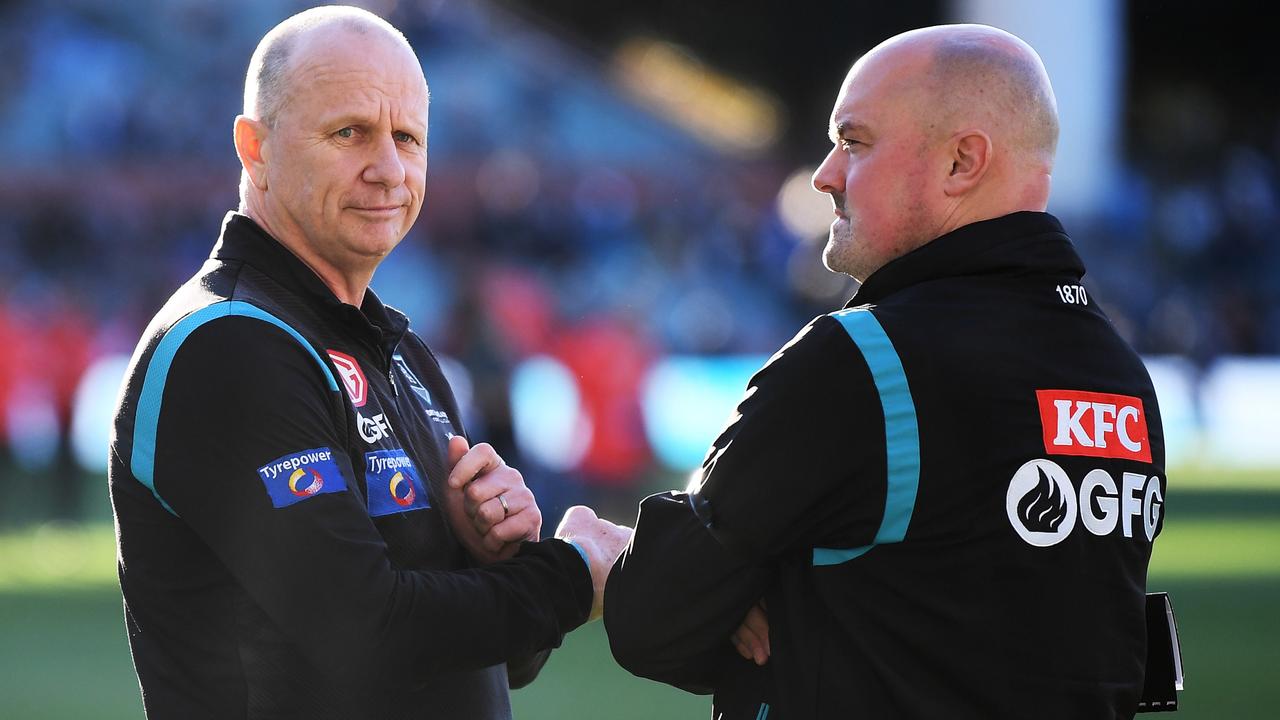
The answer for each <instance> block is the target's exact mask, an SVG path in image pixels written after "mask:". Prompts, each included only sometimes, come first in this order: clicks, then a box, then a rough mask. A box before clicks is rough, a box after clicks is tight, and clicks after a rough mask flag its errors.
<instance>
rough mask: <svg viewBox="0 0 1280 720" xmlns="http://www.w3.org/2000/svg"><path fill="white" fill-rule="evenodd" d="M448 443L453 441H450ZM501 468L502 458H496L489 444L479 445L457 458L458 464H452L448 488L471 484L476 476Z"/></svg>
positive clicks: (496, 454) (495, 452)
mask: <svg viewBox="0 0 1280 720" xmlns="http://www.w3.org/2000/svg"><path fill="white" fill-rule="evenodd" d="M449 442H450V443H452V442H453V441H452V440H450V441H449ZM499 467H502V458H501V457H499V456H498V453H497V451H495V450H494V449H493V446H492V445H490V444H489V443H480V444H479V445H476V446H475V447H473V448H471V449H470V450H468V451H467V452H466V454H464V455H463V456H462V457H460V458H458V462H456V463H454V465H453V469H452V470H450V471H449V480H448V483H449V487H451V488H460V487H463V486H464V485H466V484H467V483H469V482H471V481H472V480H474V479H475V478H476V476H477V475H483V474H484V473H487V472H492V471H493V470H495V469H497V468H499Z"/></svg>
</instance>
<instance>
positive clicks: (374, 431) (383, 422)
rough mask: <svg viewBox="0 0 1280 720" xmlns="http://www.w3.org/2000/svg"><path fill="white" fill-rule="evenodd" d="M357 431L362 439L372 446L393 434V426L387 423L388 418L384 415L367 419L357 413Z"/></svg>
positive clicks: (379, 414) (380, 414)
mask: <svg viewBox="0 0 1280 720" xmlns="http://www.w3.org/2000/svg"><path fill="white" fill-rule="evenodd" d="M356 430H357V431H359V433H360V437H362V438H364V441H365V442H367V443H369V444H370V445H372V444H373V443H376V442H378V441H379V440H381V439H382V438H384V437H386V436H388V435H390V434H391V424H390V423H388V422H387V418H386V416H384V415H383V414H382V413H378V414H377V415H374V416H373V417H371V418H367V417H365V416H364V415H362V414H361V413H359V412H356Z"/></svg>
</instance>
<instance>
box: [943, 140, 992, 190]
mask: <svg viewBox="0 0 1280 720" xmlns="http://www.w3.org/2000/svg"><path fill="white" fill-rule="evenodd" d="M994 151H995V148H994V147H992V145H991V137H990V136H988V135H987V134H986V133H985V132H983V131H981V130H964V131H962V132H959V133H957V134H956V135H955V136H953V137H952V139H951V147H950V156H949V158H948V159H949V160H950V161H951V167H950V170H949V172H948V173H947V177H946V178H945V179H944V180H943V186H942V187H943V191H944V192H946V194H947V195H949V196H951V197H957V196H960V195H964V194H965V193H968V192H969V191H970V190H972V189H973V188H975V187H977V185H978V183H979V182H981V181H982V177H983V176H984V175H986V174H987V169H988V168H989V167H991V159H992V158H991V156H992V154H993V153H994Z"/></svg>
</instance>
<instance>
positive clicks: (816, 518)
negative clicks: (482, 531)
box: [605, 213, 1166, 720]
mask: <svg viewBox="0 0 1280 720" xmlns="http://www.w3.org/2000/svg"><path fill="white" fill-rule="evenodd" d="M1083 272H1084V268H1083V265H1082V263H1081V262H1080V259H1079V257H1078V256H1077V255H1076V253H1075V251H1074V249H1073V248H1072V246H1071V242H1070V240H1069V239H1068V238H1067V236H1066V235H1065V234H1064V233H1063V231H1062V227H1061V225H1060V224H1059V223H1058V221H1057V220H1056V219H1054V218H1053V217H1052V216H1049V215H1047V214H1043V213H1016V214H1014V215H1010V216H1006V217H1003V218H998V219H995V220H990V221H986V222H981V223H975V224H973V225H969V226H966V227H964V228H961V229H959V230H957V231H955V232H954V233H951V234H949V235H946V236H943V237H941V238H938V239H936V240H934V241H933V242H931V243H929V244H927V245H925V246H923V247H921V248H919V249H918V250H915V251H913V252H912V253H909V254H907V255H905V256H903V257H901V258H898V259H897V260H895V261H893V262H891V263H889V264H887V265H886V266H885V267H883V268H882V269H881V270H879V271H877V272H876V273H875V274H873V275H872V276H871V277H870V278H868V281H867V282H866V283H865V284H864V285H863V286H862V287H861V289H860V290H859V292H858V294H857V296H856V297H855V298H854V299H853V300H852V301H851V302H850V303H849V306H848V308H849V310H848V311H847V312H849V313H870V316H871V318H872V319H874V323H875V324H876V325H878V326H879V327H880V328H882V329H883V333H884V335H885V336H887V338H888V340H889V341H890V342H891V345H892V353H891V355H892V356H894V357H896V358H898V360H899V361H900V363H901V367H902V373H903V374H905V377H906V380H907V385H908V387H909V395H910V399H911V404H912V407H913V408H914V412H915V422H916V430H917V433H918V445H919V454H918V462H919V472H918V488H917V492H916V494H915V497H914V504H913V505H912V506H911V513H910V522H909V524H908V525H907V527H906V532H905V536H904V537H902V538H901V541H894V540H892V539H890V540H887V541H884V542H880V541H878V540H877V537H878V532H879V531H880V529H881V522H882V518H883V517H884V514H885V510H886V498H887V497H888V495H889V478H888V468H889V463H888V457H889V449H888V444H887V438H886V424H885V423H886V419H885V409H884V406H883V405H882V398H881V394H880V389H879V386H878V385H877V380H876V379H875V375H874V374H873V372H872V368H871V366H870V363H871V362H873V358H871V356H870V354H869V353H876V352H881V351H877V350H872V351H868V350H867V348H866V347H864V346H863V345H858V344H855V342H854V341H853V339H852V338H851V336H850V333H849V332H848V331H846V330H845V326H844V325H842V324H841V322H840V320H838V319H837V318H835V317H833V316H822V317H819V318H817V319H815V320H814V321H813V322H812V323H810V324H809V325H808V326H807V327H806V328H805V329H804V330H802V331H801V333H800V334H799V335H798V336H797V337H796V338H795V339H793V340H792V341H791V342H790V343H788V345H787V346H785V347H784V348H783V349H782V350H781V351H780V352H779V354H777V355H775V356H774V358H772V359H771V360H770V361H769V363H768V364H766V366H765V367H764V368H763V369H761V370H760V371H759V372H758V373H757V374H756V375H755V376H754V377H753V378H752V379H751V381H750V383H749V387H748V391H747V393H746V396H745V397H744V399H743V400H742V402H741V403H740V404H739V406H738V408H737V412H736V414H735V417H734V418H733V419H731V422H730V423H729V425H728V426H727V428H726V429H725V430H724V432H723V434H722V435H721V436H720V437H719V438H718V439H717V440H716V442H715V444H714V446H713V447H712V449H711V451H710V452H709V453H708V456H707V459H706V461H705V462H704V465H703V468H702V472H701V477H699V478H696V479H695V482H694V483H693V484H692V485H691V494H685V493H673V494H670V495H665V496H655V497H652V498H649V499H647V500H646V501H645V502H644V503H642V505H641V508H640V514H639V517H638V520H637V527H636V535H635V537H634V538H633V542H632V545H631V548H630V549H629V550H628V551H627V552H626V553H624V554H623V556H622V557H621V558H619V560H618V562H617V563H616V564H615V566H614V569H613V574H612V575H611V576H610V579H609V583H608V587H607V591H606V602H605V626H606V629H607V630H608V632H609V636H610V643H611V647H612V649H613V652H614V655H615V657H616V658H617V659H618V661H619V662H620V663H621V664H622V665H623V666H624V667H625V668H627V669H628V670H630V671H632V672H633V673H636V674H638V675H642V676H645V677H651V678H654V679H657V680H660V681H662V682H667V683H671V684H673V685H676V686H678V687H685V688H686V689H691V690H695V691H699V692H708V691H712V692H714V693H715V700H714V713H713V716H714V717H717V718H724V719H725V720H729V719H731V718H737V717H743V718H749V719H755V718H758V717H761V716H762V715H761V713H762V712H767V717H768V718H769V720H779V719H780V718H816V717H842V718H843V717H849V718H852V717H868V718H937V717H948V718H1018V717H1036V718H1063V719H1066V718H1085V717H1087V718H1127V717H1131V716H1132V715H1133V714H1134V712H1135V710H1136V705H1137V702H1138V696H1139V693H1140V691H1141V690H1142V685H1143V662H1144V659H1145V652H1146V632H1145V623H1144V614H1143V608H1144V591H1145V585H1146V569H1147V563H1148V560H1149V558H1150V553H1151V544H1152V543H1151V541H1150V540H1149V539H1148V536H1147V532H1148V526H1150V532H1151V534H1152V535H1153V536H1154V535H1158V533H1159V531H1160V528H1161V527H1162V525H1163V498H1164V497H1165V491H1166V484H1165V476H1164V444H1163V436H1162V432H1161V427H1160V416H1159V410H1158V407H1157V403H1156V398H1155V394H1154V390H1153V389H1152V386H1151V381H1150V378H1149V377H1148V375H1147V372H1146V370H1145V368H1144V366H1143V364H1142V362H1141V360H1140V359H1139V358H1138V356H1137V355H1136V354H1135V353H1133V351H1132V350H1131V349H1130V348H1129V347H1128V345H1127V344H1126V343H1125V342H1124V341H1123V340H1122V339H1121V338H1120V336H1119V335H1118V334H1117V333H1116V331H1115V329H1114V328H1113V327H1112V326H1111V324H1110V322H1109V321H1108V320H1107V318H1106V317H1105V315H1104V314H1103V313H1102V311H1101V310H1100V309H1099V308H1098V305H1097V302H1096V300H1095V299H1093V298H1087V301H1086V295H1082V294H1079V293H1078V291H1077V290H1076V289H1075V286H1077V285H1079V283H1080V279H1081V277H1082V275H1083ZM846 319H848V318H846ZM863 319H864V320H866V319H867V318H863ZM864 342H865V338H864ZM874 362H876V363H880V364H881V365H883V364H884V359H883V354H881V355H879V356H877V358H875V359H874ZM881 371H883V367H881ZM1037 391H1048V392H1050V393H1051V397H1057V394H1060V393H1062V392H1075V393H1103V394H1108V396H1124V397H1125V398H1130V399H1132V400H1133V401H1134V402H1135V403H1136V402H1138V401H1140V402H1141V404H1142V406H1143V407H1144V408H1145V419H1146V425H1147V437H1145V438H1143V442H1142V443H1138V444H1139V445H1141V446H1142V448H1143V450H1144V451H1146V452H1148V453H1149V454H1150V460H1149V461H1148V460H1142V459H1134V458H1122V457H1112V456H1108V457H1103V456H1094V457H1088V456H1083V455H1081V454H1079V452H1081V448H1080V447H1077V446H1074V445H1070V446H1069V449H1070V452H1067V450H1064V449H1063V448H1062V447H1059V446H1058V445H1056V444H1052V443H1050V441H1049V440H1047V439H1046V437H1045V436H1044V434H1043V433H1046V432H1050V431H1057V430H1058V428H1057V427H1056V426H1054V427H1053V428H1050V429H1049V430H1046V429H1045V422H1046V421H1045V420H1042V416H1041V405H1040V395H1038V393H1037ZM1091 397H1092V396H1091ZM1096 397H1099V398H1101V396H1096ZM1064 402H1065V401H1064ZM1098 402H1099V403H1101V404H1103V405H1105V404H1106V403H1104V402H1103V401H1102V400H1101V399H1099V400H1098ZM1050 407H1053V406H1050ZM1074 407H1075V406H1074V405H1068V408H1074ZM1118 407H1119V406H1117V407H1116V408H1112V411H1111V412H1112V413H1113V415H1112V416H1111V422H1112V425H1114V421H1115V414H1114V413H1115V412H1117V409H1118ZM1081 412H1083V411H1081ZM1090 412H1096V413H1102V414H1101V415H1099V416H1098V417H1100V418H1101V420H1099V421H1098V422H1099V423H1100V424H1099V425H1097V426H1096V427H1099V428H1102V429H1101V430H1099V431H1098V432H1099V433H1102V432H1104V431H1105V430H1106V422H1107V420H1106V418H1107V416H1106V414H1105V412H1106V411H1105V410H1091V411H1090ZM1081 417H1084V416H1083V415H1079V414H1077V415H1076V418H1077V420H1079V418H1081ZM1090 417H1093V416H1090ZM1127 420H1128V421H1129V422H1130V424H1128V425H1126V426H1125V427H1126V428H1127V429H1129V430H1133V433H1134V434H1135V435H1136V434H1137V430H1136V429H1135V428H1136V427H1137V426H1136V425H1134V424H1132V418H1128V419H1127ZM1048 422H1056V420H1053V419H1051V420H1050V421H1048ZM1063 427H1065V428H1067V429H1069V430H1070V429H1072V428H1073V427H1074V426H1071V425H1070V424H1067V425H1064V426H1063ZM1090 427H1094V426H1092V425H1091V426H1090ZM1076 430H1078V431H1081V432H1083V430H1081V429H1080V428H1076ZM1055 437H1056V436H1055ZM1098 437H1100V438H1102V439H1104V440H1105V437H1104V436H1103V435H1099V436H1098ZM1131 440H1132V438H1127V441H1131ZM1055 442H1056V440H1055ZM1081 442H1083V441H1081ZM1111 442H1112V446H1111V450H1108V451H1107V452H1111V453H1112V454H1113V455H1114V452H1113V451H1114V450H1115V449H1116V447H1117V446H1116V445H1115V443H1117V442H1118V441H1117V436H1116V435H1115V434H1114V433H1113V434H1112V435H1111ZM895 447H898V446H895ZM1084 449H1085V450H1088V451H1094V450H1097V451H1102V450H1104V449H1103V448H1102V447H1101V446H1100V445H1099V446H1098V447H1097V448H1093V447H1089V448H1084ZM1049 463H1052V466H1051V465H1050V464H1049ZM1052 467H1057V468H1059V469H1060V470H1061V471H1062V474H1063V475H1064V476H1065V478H1066V479H1065V480H1064V481H1063V482H1065V483H1066V484H1067V486H1068V488H1069V489H1070V493H1064V492H1061V488H1062V487H1063V486H1062V485H1061V484H1058V482H1059V481H1058V480H1054V479H1053V477H1050V476H1049V475H1048V473H1050V472H1052V473H1055V475H1054V477H1056V471H1054V470H1052ZM1042 468H1050V469H1049V470H1044V469H1042ZM1036 473H1040V477H1041V480H1040V482H1041V483H1044V487H1046V488H1050V490H1051V492H1048V491H1047V493H1046V494H1039V493H1040V487H1041V486H1040V485H1034V486H1032V487H1031V489H1030V490H1029V491H1027V492H1026V493H1025V494H1024V493H1023V491H1022V488H1023V487H1024V485H1023V484H1021V483H1022V482H1023V481H1022V480H1018V483H1019V484H1015V478H1031V479H1032V480H1034V479H1035V478H1036V477H1037V476H1036ZM1091 473H1092V474H1091ZM1098 473H1105V474H1106V476H1107V477H1109V478H1110V479H1111V480H1112V481H1113V482H1114V483H1115V484H1116V486H1117V492H1116V493H1114V494H1110V495H1108V494H1107V493H1106V492H1103V491H1099V490H1098V486H1097V485H1089V486H1087V487H1086V489H1088V488H1089V487H1092V488H1093V489H1092V490H1091V491H1090V492H1088V493H1087V494H1086V497H1085V498H1084V502H1083V503H1079V504H1078V505H1079V506H1078V507H1076V508H1075V510H1074V515H1071V517H1073V518H1075V520H1073V521H1072V522H1074V526H1072V525H1070V524H1069V523H1068V522H1067V520H1066V519H1065V518H1066V517H1067V516H1068V515H1069V514H1070V510H1071V506H1072V504H1074V503H1075V500H1074V499H1075V498H1077V497H1078V495H1077V493H1078V492H1079V491H1080V489H1081V487H1082V485H1085V483H1086V476H1088V477H1090V478H1093V479H1095V480H1098V479H1100V478H1101V475H1100V474H1098ZM1126 474H1127V475H1126ZM1046 478H1047V479H1046ZM895 482H900V481H898V480H895ZM1050 483H1053V484H1052V485H1050ZM1125 483H1129V484H1132V485H1133V486H1134V488H1135V489H1133V492H1134V493H1136V494H1137V500H1136V502H1137V503H1138V506H1141V507H1139V509H1141V511H1142V516H1141V517H1139V516H1135V515H1133V514H1132V512H1131V511H1133V508H1134V507H1136V506H1135V504H1134V500H1133V498H1130V499H1129V500H1126V499H1125V498H1123V497H1120V495H1121V494H1122V493H1121V492H1120V488H1121V487H1127V486H1126V485H1125ZM899 487H901V485H899ZM1144 493H1146V494H1147V495H1148V496H1149V497H1150V498H1151V499H1152V501H1151V502H1150V503H1147V504H1146V505H1142V497H1143V495H1144ZM1068 494H1070V496H1071V498H1073V500H1072V501H1071V502H1068V501H1067V499H1066V495H1068ZM1033 501H1034V502H1033ZM1042 501H1043V502H1049V503H1050V506H1047V507H1048V508H1049V510H1052V511H1053V512H1048V511H1041V510H1040V509H1039V506H1037V505H1035V504H1034V503H1035V502H1042ZM1055 503H1056V504H1055ZM1109 503H1110V504H1109ZM1011 508H1012V509H1011ZM1108 508H1111V510H1110V512H1111V513H1112V514H1111V515H1110V516H1109V517H1112V518H1113V519H1114V520H1115V522H1114V523H1113V525H1112V529H1111V531H1109V532H1106V531H1105V527H1104V526H1105V523H1096V522H1095V523H1094V524H1093V525H1092V526H1091V527H1099V528H1102V529H1101V530H1099V532H1094V531H1093V530H1090V529H1088V528H1087V527H1086V523H1085V521H1084V519H1083V518H1084V513H1086V512H1087V513H1088V514H1089V516H1090V518H1096V517H1102V516H1107V513H1108ZM1024 511H1025V512H1028V513H1030V514H1028V515H1027V517H1029V518H1031V519H1030V520H1023V519H1021V518H1022V517H1023V516H1022V515H1019V514H1018V513H1022V512H1024ZM1044 517H1049V518H1050V520H1049V521H1045V522H1048V523H1049V524H1048V525H1045V526H1044V527H1046V528H1049V530H1045V532H1046V533H1048V535H1035V534H1028V535H1027V537H1030V538H1032V539H1034V540H1035V541H1036V542H1037V543H1042V544H1043V545H1037V544H1033V543H1032V542H1031V541H1030V540H1026V539H1024V537H1023V535H1022V534H1021V532H1020V531H1019V530H1018V529H1017V527H1015V523H1023V525H1024V531H1025V532H1028V533H1032V531H1034V532H1040V530H1037V529H1036V528H1038V527H1040V526H1039V525H1036V524H1035V523H1036V522H1038V521H1041V520H1042V519H1043V518H1044ZM1091 522H1092V521H1091ZM1027 523H1030V525H1027ZM1068 528H1071V529H1070V530H1068ZM1048 536H1052V537H1053V538H1054V540H1053V541H1052V542H1049V541H1047V540H1044V538H1045V537H1048ZM711 545H719V546H720V547H721V548H722V549H723V552H720V553H717V552H715V551H714V549H712V548H711ZM817 548H825V549H837V550H851V551H852V550H855V549H861V550H856V551H855V552H850V553H848V554H846V555H843V556H841V557H845V558H847V559H846V560H844V561H843V562H834V561H832V562H830V563H829V564H824V563H825V562H826V561H824V563H819V562H815V549H817ZM761 597H763V598H764V599H765V603H766V606H767V609H768V616H769V622H770V644H771V647H772V655H771V658H770V660H769V662H768V663H767V664H766V665H765V667H764V668H763V669H756V668H754V667H753V666H752V665H751V664H750V663H746V662H744V661H742V660H740V659H739V658H737V657H736V654H735V653H734V652H733V651H732V649H731V647H730V645H729V642H728V637H729V632H731V631H732V629H733V628H734V627H735V626H736V625H737V623H739V622H740V621H741V620H742V618H743V617H744V615H745V614H746V612H747V610H748V609H749V608H750V607H751V605H752V604H753V603H754V602H755V601H756V600H758V599H759V598H761ZM639 608H643V609H644V610H643V611H641V610H639ZM691 609H692V610H691ZM690 612H693V613H695V614H696V617H698V618H699V621H698V623H697V624H695V623H687V622H684V621H683V620H681V618H683V617H685V616H686V614H688V613H690ZM765 705H767V706H768V707H767V710H766V709H765V707H764V706H765Z"/></svg>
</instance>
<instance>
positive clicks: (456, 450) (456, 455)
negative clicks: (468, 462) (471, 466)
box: [448, 435, 471, 472]
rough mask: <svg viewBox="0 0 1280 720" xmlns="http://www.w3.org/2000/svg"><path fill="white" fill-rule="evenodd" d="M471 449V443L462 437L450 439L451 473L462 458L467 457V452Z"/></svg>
mask: <svg viewBox="0 0 1280 720" xmlns="http://www.w3.org/2000/svg"><path fill="white" fill-rule="evenodd" d="M470 449H471V443H469V442H467V439H466V438H464V437H462V436H461V435H454V436H453V437H451V438H449V460H448V463H449V472H453V468H454V466H455V465H457V464H458V461H459V460H461V459H462V456H463V455H466V454H467V451H468V450H470Z"/></svg>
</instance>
